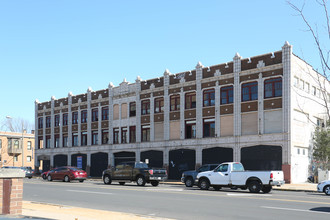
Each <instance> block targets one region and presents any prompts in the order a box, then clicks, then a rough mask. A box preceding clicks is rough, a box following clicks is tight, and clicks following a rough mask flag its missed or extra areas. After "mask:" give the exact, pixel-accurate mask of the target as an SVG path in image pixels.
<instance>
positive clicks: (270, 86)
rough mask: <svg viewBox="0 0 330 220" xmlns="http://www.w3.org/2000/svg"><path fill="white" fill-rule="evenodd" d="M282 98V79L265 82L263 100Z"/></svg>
mask: <svg viewBox="0 0 330 220" xmlns="http://www.w3.org/2000/svg"><path fill="white" fill-rule="evenodd" d="M279 96H282V78H276V79H268V80H265V98H272V97H279Z"/></svg>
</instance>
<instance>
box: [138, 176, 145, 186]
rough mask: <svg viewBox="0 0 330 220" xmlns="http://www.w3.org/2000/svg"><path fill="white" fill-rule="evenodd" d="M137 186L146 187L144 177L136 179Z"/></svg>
mask: <svg viewBox="0 0 330 220" xmlns="http://www.w3.org/2000/svg"><path fill="white" fill-rule="evenodd" d="M136 184H137V185H138V186H144V185H146V180H145V179H144V177H143V176H138V178H137V179H136Z"/></svg>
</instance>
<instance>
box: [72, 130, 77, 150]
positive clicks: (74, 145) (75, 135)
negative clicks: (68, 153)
mask: <svg viewBox="0 0 330 220" xmlns="http://www.w3.org/2000/svg"><path fill="white" fill-rule="evenodd" d="M72 146H73V147H76V146H78V133H73V134H72Z"/></svg>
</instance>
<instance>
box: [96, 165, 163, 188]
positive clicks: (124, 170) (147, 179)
mask: <svg viewBox="0 0 330 220" xmlns="http://www.w3.org/2000/svg"><path fill="white" fill-rule="evenodd" d="M102 179H103V182H104V184H111V182H112V181H116V182H119V184H120V185H124V184H125V183H126V182H136V183H137V185H138V186H144V185H145V184H146V183H151V185H153V186H158V184H159V181H164V180H166V179H167V172H166V169H163V168H149V167H148V164H146V163H143V162H123V163H120V164H118V165H117V166H116V167H111V168H110V169H106V170H104V171H103V173H102Z"/></svg>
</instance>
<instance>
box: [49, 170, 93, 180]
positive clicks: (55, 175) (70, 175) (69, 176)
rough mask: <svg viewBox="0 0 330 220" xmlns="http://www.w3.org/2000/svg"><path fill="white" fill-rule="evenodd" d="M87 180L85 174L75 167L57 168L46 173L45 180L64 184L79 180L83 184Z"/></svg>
mask: <svg viewBox="0 0 330 220" xmlns="http://www.w3.org/2000/svg"><path fill="white" fill-rule="evenodd" d="M85 179H87V173H86V172H85V171H84V170H82V169H79V168H77V167H58V168H56V169H53V170H51V171H49V172H48V175H47V180H48V181H52V180H63V181H64V182H70V181H71V180H79V182H81V183H82V182H84V180H85Z"/></svg>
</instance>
